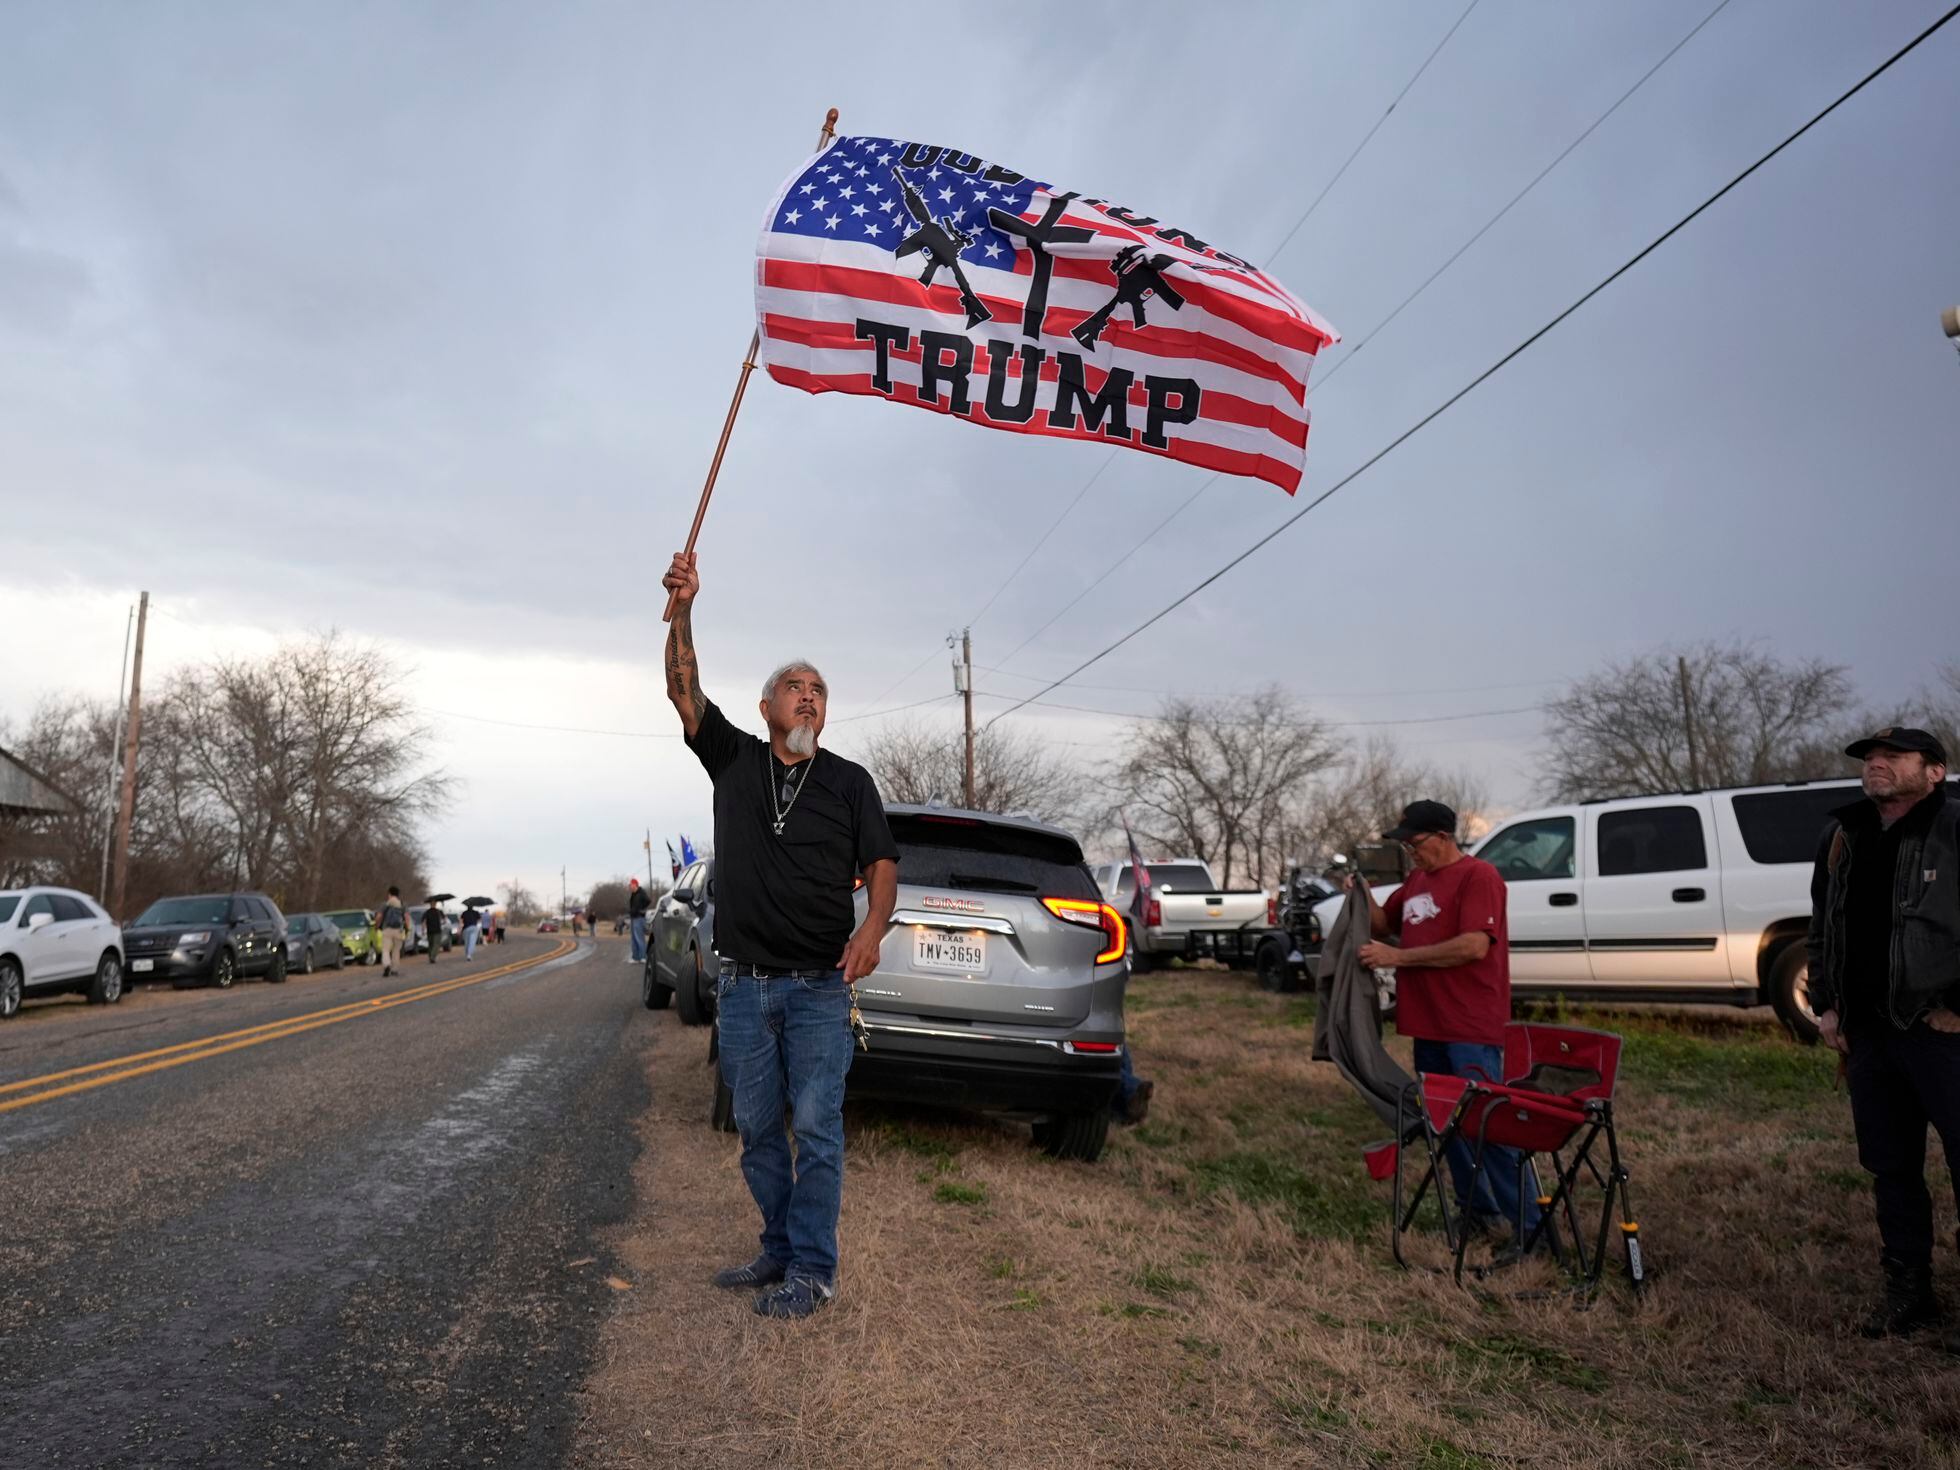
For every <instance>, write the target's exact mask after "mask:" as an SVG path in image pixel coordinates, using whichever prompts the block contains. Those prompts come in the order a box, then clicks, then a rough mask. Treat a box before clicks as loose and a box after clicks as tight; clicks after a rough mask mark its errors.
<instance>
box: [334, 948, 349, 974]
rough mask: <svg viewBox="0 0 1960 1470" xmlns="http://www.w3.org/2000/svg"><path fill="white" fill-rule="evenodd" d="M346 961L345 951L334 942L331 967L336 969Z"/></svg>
mask: <svg viewBox="0 0 1960 1470" xmlns="http://www.w3.org/2000/svg"><path fill="white" fill-rule="evenodd" d="M346 963H347V951H346V950H344V949H342V948H341V947H340V946H339V945H337V944H336V945H335V946H334V947H333V967H334V968H335V969H336V970H338V969H339V968H340V967H341V966H342V965H344V964H346Z"/></svg>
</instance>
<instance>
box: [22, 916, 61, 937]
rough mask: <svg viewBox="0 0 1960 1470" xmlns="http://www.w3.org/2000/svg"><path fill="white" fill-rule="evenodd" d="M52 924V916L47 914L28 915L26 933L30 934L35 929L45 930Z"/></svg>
mask: <svg viewBox="0 0 1960 1470" xmlns="http://www.w3.org/2000/svg"><path fill="white" fill-rule="evenodd" d="M53 922H54V915H53V914H48V913H40V914H29V915H28V916H27V932H28V933H29V934H32V933H33V932H34V931H35V930H36V929H45V928H47V926H48V925H50V924H52V923H53Z"/></svg>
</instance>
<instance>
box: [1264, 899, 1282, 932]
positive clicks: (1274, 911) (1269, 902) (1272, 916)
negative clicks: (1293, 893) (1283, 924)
mask: <svg viewBox="0 0 1960 1470" xmlns="http://www.w3.org/2000/svg"><path fill="white" fill-rule="evenodd" d="M1266 927H1267V928H1268V929H1277V928H1279V895H1278V894H1277V893H1269V894H1267V895H1266Z"/></svg>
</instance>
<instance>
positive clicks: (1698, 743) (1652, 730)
mask: <svg viewBox="0 0 1960 1470" xmlns="http://www.w3.org/2000/svg"><path fill="white" fill-rule="evenodd" d="M1850 702H1851V685H1850V681H1849V680H1848V678H1847V677H1846V671H1845V670H1844V669H1843V668H1842V667H1840V666H1839V665H1836V664H1829V663H1825V662H1824V661H1823V660H1821V659H1806V660H1800V661H1795V662H1785V661H1783V660H1781V659H1778V658H1776V657H1775V656H1774V655H1772V654H1768V653H1765V652H1763V651H1762V650H1761V649H1760V648H1757V647H1755V646H1753V645H1751V644H1747V643H1727V644H1717V643H1705V644H1700V645H1697V646H1695V647H1693V648H1687V649H1681V650H1675V649H1657V650H1655V651H1653V652H1650V653H1645V654H1641V655H1639V656H1637V657H1635V658H1632V659H1629V660H1627V661H1626V662H1625V663H1619V664H1610V665H1608V666H1607V667H1606V668H1604V669H1601V670H1599V671H1598V672H1596V673H1593V674H1589V675H1587V676H1586V677H1584V678H1582V679H1579V680H1576V681H1575V682H1574V683H1573V684H1572V685H1570V686H1569V687H1568V688H1567V690H1566V691H1565V693H1564V694H1562V695H1560V696H1559V697H1558V698H1556V699H1554V700H1553V701H1551V703H1549V704H1548V705H1546V706H1545V718H1546V725H1547V732H1548V735H1549V737H1550V746H1549V748H1548V750H1547V752H1546V758H1545V764H1546V774H1545V778H1544V782H1543V785H1544V790H1545V794H1546V796H1547V797H1548V798H1550V799H1551V800H1555V801H1583V800H1590V799H1593V798H1597V797H1605V796H1621V795H1628V794H1633V793H1639V792H1649V791H1680V790H1687V789H1691V788H1695V787H1715V786H1743V785H1750V784H1753V783H1758V782H1768V781H1788V780H1801V779H1806V778H1810V777H1815V776H1820V775H1832V774H1837V773H1838V772H1837V771H1835V770H1830V769H1820V768H1819V764H1818V762H1819V757H1818V755H1817V750H1818V748H1819V743H1820V740H1821V739H1822V738H1823V737H1825V736H1826V735H1828V734H1829V732H1830V731H1831V730H1833V729H1834V728H1835V726H1836V722H1837V719H1838V717H1839V716H1840V715H1842V714H1843V713H1844V712H1845V710H1846V709H1847V708H1849V706H1850Z"/></svg>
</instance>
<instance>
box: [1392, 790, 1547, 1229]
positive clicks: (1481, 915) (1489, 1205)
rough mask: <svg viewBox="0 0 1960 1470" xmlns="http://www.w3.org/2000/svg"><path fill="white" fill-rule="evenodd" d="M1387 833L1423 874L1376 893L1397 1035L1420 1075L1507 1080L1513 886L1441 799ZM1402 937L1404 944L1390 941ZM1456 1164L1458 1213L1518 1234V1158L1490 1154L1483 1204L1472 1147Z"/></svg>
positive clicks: (1454, 1150) (1526, 1202)
mask: <svg viewBox="0 0 1960 1470" xmlns="http://www.w3.org/2000/svg"><path fill="white" fill-rule="evenodd" d="M1382 836H1383V837H1386V838H1392V839H1393V840H1395V841H1397V842H1399V843H1401V844H1402V849H1403V851H1405V852H1406V853H1408V854H1409V859H1410V861H1411V862H1412V863H1414V865H1415V871H1414V872H1413V873H1411V874H1410V875H1409V877H1408V880H1407V881H1406V882H1404V883H1403V884H1402V886H1401V887H1400V888H1398V889H1396V890H1395V892H1394V893H1393V894H1391V895H1390V896H1389V900H1388V902H1387V903H1386V904H1379V903H1376V902H1375V897H1374V894H1373V893H1370V894H1369V895H1368V915H1369V919H1370V921H1371V924H1370V927H1371V929H1372V931H1373V933H1374V935H1375V942H1374V943H1372V944H1364V945H1363V946H1362V947H1361V962H1362V963H1363V964H1364V965H1368V966H1370V967H1371V968H1373V969H1377V970H1390V969H1392V970H1394V971H1395V1009H1396V1014H1395V1029H1396V1030H1397V1031H1399V1032H1401V1033H1402V1034H1403V1035H1404V1036H1407V1037H1410V1038H1412V1039H1413V1040H1414V1042H1415V1064H1416V1070H1417V1071H1418V1072H1436V1073H1439V1074H1446V1075H1448V1076H1452V1077H1476V1078H1480V1079H1484V1080H1488V1081H1491V1082H1501V1081H1503V1080H1504V1026H1505V1023H1506V1022H1508V1021H1509V1020H1510V1019H1511V949H1510V939H1509V935H1508V932H1507V927H1506V923H1505V915H1504V880H1503V879H1502V878H1501V877H1499V876H1498V873H1497V869H1495V868H1493V867H1492V866H1491V865H1490V864H1489V863H1487V862H1483V861H1481V860H1480V859H1478V858H1473V857H1471V856H1469V855H1468V854H1467V853H1465V852H1464V851H1463V849H1462V848H1460V847H1458V846H1457V845H1456V813H1455V812H1453V811H1451V810H1450V809H1449V808H1448V807H1446V806H1444V805H1443V804H1442V803H1441V802H1440V801H1418V802H1413V803H1411V804H1410V805H1409V806H1408V807H1406V808H1404V810H1403V812H1402V820H1401V821H1400V822H1398V823H1397V824H1396V825H1395V827H1394V828H1392V829H1391V830H1390V831H1387V832H1384V833H1382ZM1396 930H1399V931H1400V942H1399V943H1397V944H1388V943H1384V942H1383V941H1384V940H1386V938H1387V936H1388V935H1389V934H1390V933H1391V932H1393V931H1396ZM1446 1157H1447V1158H1448V1160H1449V1166H1450V1177H1451V1178H1452V1179H1454V1180H1455V1181H1456V1203H1457V1209H1458V1210H1459V1211H1460V1212H1461V1218H1462V1219H1463V1220H1464V1221H1466V1222H1467V1223H1468V1225H1469V1226H1470V1228H1471V1229H1472V1230H1479V1231H1481V1232H1483V1233H1485V1234H1491V1235H1502V1234H1503V1233H1505V1231H1504V1227H1505V1226H1510V1227H1513V1228H1514V1227H1515V1226H1516V1224H1517V1222H1518V1220H1519V1204H1520V1201H1519V1198H1518V1164H1519V1158H1518V1154H1517V1151H1516V1150H1515V1149H1508V1148H1497V1147H1490V1148H1486V1149H1485V1150H1484V1172H1483V1175H1482V1177H1481V1178H1480V1179H1478V1181H1477V1196H1476V1198H1475V1200H1471V1199H1470V1198H1469V1189H1470V1171H1471V1166H1472V1159H1471V1153H1470V1146H1469V1145H1468V1144H1466V1143H1464V1142H1462V1141H1461V1140H1458V1141H1457V1142H1456V1143H1455V1144H1453V1145H1452V1146H1451V1147H1450V1149H1449V1152H1448V1154H1447V1155H1446ZM1525 1184H1526V1190H1525V1194H1524V1199H1523V1201H1522V1204H1523V1207H1524V1213H1523V1221H1524V1229H1525V1232H1526V1234H1527V1235H1528V1234H1529V1233H1530V1232H1531V1230H1532V1228H1533V1227H1534V1226H1535V1225H1536V1224H1537V1223H1538V1189H1537V1183H1536V1180H1535V1179H1533V1178H1532V1176H1531V1175H1530V1174H1528V1173H1527V1175H1526V1176H1525ZM1500 1221H1501V1222H1504V1224H1503V1225H1500V1224H1499V1222H1500ZM1514 1244H1515V1242H1514Z"/></svg>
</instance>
